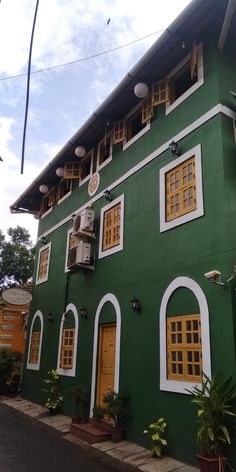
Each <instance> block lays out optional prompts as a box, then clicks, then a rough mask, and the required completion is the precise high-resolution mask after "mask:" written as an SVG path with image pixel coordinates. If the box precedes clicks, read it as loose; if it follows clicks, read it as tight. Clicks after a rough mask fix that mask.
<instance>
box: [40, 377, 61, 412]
mask: <svg viewBox="0 0 236 472" xmlns="http://www.w3.org/2000/svg"><path fill="white" fill-rule="evenodd" d="M43 382H44V383H45V384H46V386H47V387H46V388H42V392H46V393H48V398H47V401H46V403H45V406H46V408H48V409H49V411H57V410H59V409H60V408H61V407H62V404H63V395H62V394H61V393H60V390H59V384H60V378H59V375H58V373H57V371H56V370H55V369H51V370H49V371H48V378H46V379H43Z"/></svg>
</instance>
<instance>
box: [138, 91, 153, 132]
mask: <svg viewBox="0 0 236 472" xmlns="http://www.w3.org/2000/svg"><path fill="white" fill-rule="evenodd" d="M141 116H142V118H141V121H142V124H143V125H146V123H147V122H149V121H150V120H151V119H152V117H153V97H152V94H151V93H149V94H148V95H147V97H145V98H144V99H143V102H142V110H141Z"/></svg>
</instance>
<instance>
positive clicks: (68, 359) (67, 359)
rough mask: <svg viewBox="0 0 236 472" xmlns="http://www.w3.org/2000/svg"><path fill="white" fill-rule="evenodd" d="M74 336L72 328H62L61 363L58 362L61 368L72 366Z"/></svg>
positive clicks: (70, 367)
mask: <svg viewBox="0 0 236 472" xmlns="http://www.w3.org/2000/svg"><path fill="white" fill-rule="evenodd" d="M74 337H75V330H74V328H72V329H71V328H70V329H68V328H65V329H63V333H62V343H61V363H60V367H61V368H62V369H72V368H73V353H74Z"/></svg>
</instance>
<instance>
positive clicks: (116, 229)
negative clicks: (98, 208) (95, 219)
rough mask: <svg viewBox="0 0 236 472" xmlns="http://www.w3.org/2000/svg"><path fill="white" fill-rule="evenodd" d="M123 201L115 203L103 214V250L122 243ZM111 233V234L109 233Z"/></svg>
mask: <svg viewBox="0 0 236 472" xmlns="http://www.w3.org/2000/svg"><path fill="white" fill-rule="evenodd" d="M120 214H121V202H118V203H117V204H116V205H113V206H112V207H110V208H109V209H107V210H106V211H105V212H104V215H103V238H102V250H103V251H107V250H108V249H111V248H113V247H115V246H117V245H119V244H120ZM108 233H109V235H108Z"/></svg>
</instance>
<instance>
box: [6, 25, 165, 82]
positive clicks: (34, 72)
mask: <svg viewBox="0 0 236 472" xmlns="http://www.w3.org/2000/svg"><path fill="white" fill-rule="evenodd" d="M163 31H164V29H162V30H159V31H155V32H154V33H150V34H148V35H146V36H143V37H142V38H138V39H134V41H131V42H130V43H126V44H123V45H122V46H117V47H115V48H112V49H107V50H106V51H102V52H98V53H97V54H92V55H91V56H86V57H83V58H82V59H77V60H75V61H71V62H64V63H63V64H57V65H56V66H51V67H47V68H45V69H39V70H34V71H32V72H30V75H32V74H39V73H41V72H46V71H48V70H52V69H58V68H59V67H64V66H70V65H71V64H76V63H78V62H83V61H88V60H89V59H94V58H95V57H99V56H102V55H103V54H108V53H109V52H113V51H117V50H118V49H122V48H125V47H127V46H130V45H131V44H134V43H137V42H139V41H143V40H144V39H147V38H150V37H151V36H154V35H155V34H159V33H162V32H163ZM26 75H27V73H23V74H17V75H9V76H7V77H0V81H2V80H9V79H16V78H17V77H25V76H26Z"/></svg>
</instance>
